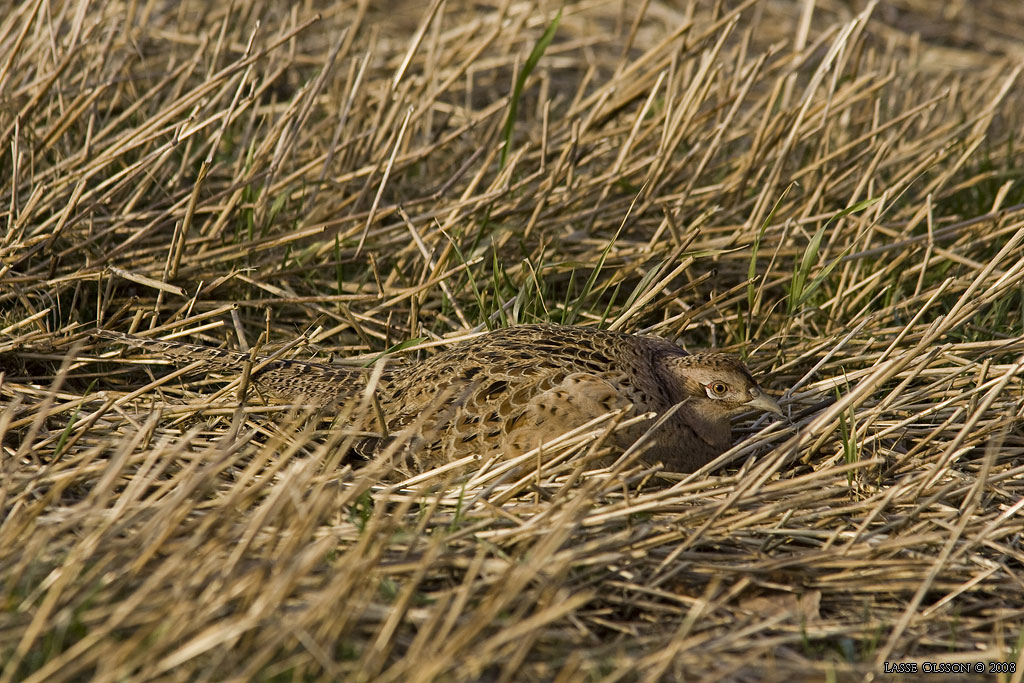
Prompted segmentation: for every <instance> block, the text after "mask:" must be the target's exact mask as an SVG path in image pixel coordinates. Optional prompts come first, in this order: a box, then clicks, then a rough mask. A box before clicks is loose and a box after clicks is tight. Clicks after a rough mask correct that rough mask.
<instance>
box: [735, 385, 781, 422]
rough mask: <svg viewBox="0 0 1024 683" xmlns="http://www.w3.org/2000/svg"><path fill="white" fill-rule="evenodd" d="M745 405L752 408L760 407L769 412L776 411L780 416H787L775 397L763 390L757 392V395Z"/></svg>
mask: <svg viewBox="0 0 1024 683" xmlns="http://www.w3.org/2000/svg"><path fill="white" fill-rule="evenodd" d="M744 405H746V406H749V407H751V408H759V409H761V410H764V411H767V412H769V413H775V414H776V415H778V416H779V417H784V416H785V413H783V412H782V408H780V407H779V404H778V403H776V402H775V399H773V398H772V397H771V396H769V395H768V394H766V393H764V392H763V391H759V392H757V396H755V397H754V398H752V399H750V400H749V401H747V402H746V403H745V404H744Z"/></svg>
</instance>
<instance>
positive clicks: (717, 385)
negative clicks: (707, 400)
mask: <svg viewBox="0 0 1024 683" xmlns="http://www.w3.org/2000/svg"><path fill="white" fill-rule="evenodd" d="M727 389H728V387H726V386H725V382H712V383H711V393H713V394H715V395H716V396H721V395H723V394H724V393H725V392H726V390H727Z"/></svg>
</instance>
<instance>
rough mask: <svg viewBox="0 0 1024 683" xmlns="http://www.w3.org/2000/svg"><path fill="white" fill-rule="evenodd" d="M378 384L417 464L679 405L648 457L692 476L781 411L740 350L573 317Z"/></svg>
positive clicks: (236, 362) (625, 442)
mask: <svg viewBox="0 0 1024 683" xmlns="http://www.w3.org/2000/svg"><path fill="white" fill-rule="evenodd" d="M101 336H106V337H109V338H116V339H119V340H120V341H124V342H126V343H130V344H133V345H137V346H143V347H145V348H148V349H150V350H153V351H155V352H157V353H159V354H161V355H163V356H166V357H171V358H177V359H178V360H182V361H195V360H202V361H204V363H203V367H202V370H204V371H210V370H213V371H235V372H238V371H240V370H241V367H242V363H243V362H245V361H247V360H249V356H248V355H247V354H242V353H238V352H232V351H224V350H221V349H213V348H209V347H202V346H193V345H188V344H177V343H175V342H162V341H156V340H145V339H141V338H137V337H127V336H123V335H116V334H111V333H101ZM257 363H259V360H257ZM367 377H368V372H367V371H364V370H362V369H359V368H353V367H344V366H337V365H324V364H319V363H307V362H303V361H292V360H273V361H269V362H268V363H266V364H265V365H264V366H263V367H262V369H260V370H259V371H258V372H254V374H253V380H254V382H255V383H256V384H257V386H258V387H260V388H261V390H264V391H266V392H268V393H270V394H272V395H274V396H275V397H277V398H279V399H284V400H286V401H289V402H294V401H297V400H301V401H304V402H307V403H311V404H315V405H319V406H328V405H330V404H332V403H337V402H340V401H341V400H344V399H345V398H347V397H350V396H353V395H356V394H358V393H359V392H360V391H362V390H363V389H364V388H365V386H366V381H367ZM376 391H377V396H378V399H379V402H380V406H381V410H382V413H383V416H384V419H385V421H386V423H387V431H388V432H389V433H391V434H394V433H396V432H399V431H400V430H402V429H405V428H410V429H415V430H417V433H416V434H415V435H414V436H415V438H413V439H410V441H409V443H410V444H411V445H412V448H411V451H412V453H411V454H412V457H413V460H414V461H415V462H416V463H417V465H418V468H417V469H427V468H430V467H433V466H437V465H440V464H443V463H445V462H449V461H451V460H454V459H457V458H460V457H463V456H466V455H481V456H490V455H495V454H501V455H505V456H509V457H511V456H514V455H518V454H521V453H524V452H526V451H528V450H530V449H532V448H535V447H537V446H540V445H542V444H543V443H544V442H546V441H549V440H551V439H553V438H556V437H558V436H560V435H562V434H563V433H565V432H567V431H569V430H570V429H573V428H575V427H578V426H580V425H582V424H585V423H586V422H588V421H590V420H592V419H594V418H597V417H600V416H602V415H605V414H607V413H608V412H610V411H614V410H622V411H623V412H624V413H625V416H626V417H634V416H638V415H643V414H646V413H650V412H653V413H655V414H657V415H664V414H666V413H669V412H671V411H673V409H674V412H673V413H672V414H671V415H670V416H669V417H668V418H667V419H666V420H664V421H663V423H662V424H661V425H660V426H659V427H658V428H657V429H656V430H655V431H653V432H652V433H651V434H650V435H648V439H649V445H648V448H647V449H646V450H645V451H644V453H643V456H642V458H643V460H644V461H647V462H654V461H661V462H663V463H664V465H665V466H666V467H667V468H668V469H670V470H672V471H677V472H692V471H694V470H696V469H697V468H699V467H701V466H702V465H704V464H706V463H707V462H709V461H711V460H712V459H714V458H715V457H717V456H718V455H719V454H721V453H722V452H723V451H725V450H726V449H728V448H729V446H730V445H731V442H732V431H731V426H730V418H732V417H734V416H735V415H737V414H739V413H742V412H745V411H747V410H751V409H760V410H769V411H772V412H776V413H779V414H781V411H780V409H779V407H778V405H777V404H776V403H775V402H774V401H773V400H772V399H771V398H769V397H768V396H767V395H766V394H764V393H763V392H762V391H761V389H760V387H759V386H758V385H757V382H756V381H755V380H754V378H753V377H752V376H751V375H750V372H749V371H748V370H747V369H746V367H744V366H743V364H742V363H741V362H740V361H739V360H738V359H736V358H734V357H732V356H729V355H725V354H720V353H703V354H693V355H691V354H688V353H687V352H685V351H683V350H682V349H681V348H679V347H678V346H676V345H675V344H672V343H671V342H669V341H666V340H664V339H660V338H658V337H651V336H642V335H633V334H626V333H622V332H614V331H609V330H600V329H594V328H586V327H574V326H565V325H522V326H517V327H509V328H503V329H498V330H494V331H492V332H489V333H486V334H483V335H480V336H478V337H475V338H473V339H470V340H468V341H464V342H461V343H458V344H455V345H453V346H451V347H449V348H447V349H446V350H444V351H441V352H439V353H437V354H435V355H434V356H432V357H430V358H428V359H427V360H425V361H423V362H419V363H413V364H410V365H407V366H404V367H397V368H388V369H386V370H385V371H384V373H383V375H382V376H381V379H380V383H379V385H378V386H377V389H376ZM677 406H678V407H677ZM652 424H653V420H652V421H649V422H648V421H638V422H637V423H635V424H633V425H631V426H630V427H628V428H626V429H622V430H619V431H617V432H616V433H615V436H614V439H615V442H616V445H617V446H619V447H621V448H627V447H629V446H630V445H631V444H632V443H633V442H635V441H636V439H637V438H639V437H640V436H641V435H642V434H644V433H645V432H646V431H647V430H648V429H649V428H650V427H651V425H652Z"/></svg>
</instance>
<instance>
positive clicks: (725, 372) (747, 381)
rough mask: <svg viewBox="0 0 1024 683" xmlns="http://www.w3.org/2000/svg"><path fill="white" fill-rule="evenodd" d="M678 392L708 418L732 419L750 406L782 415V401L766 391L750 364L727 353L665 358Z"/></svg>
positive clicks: (666, 366)
mask: <svg viewBox="0 0 1024 683" xmlns="http://www.w3.org/2000/svg"><path fill="white" fill-rule="evenodd" d="M662 362H663V364H664V366H665V370H666V371H667V372H666V373H665V374H667V375H668V376H669V377H670V378H671V381H670V384H671V385H674V386H673V388H674V389H675V391H674V392H673V393H676V394H678V395H677V396H675V397H674V398H676V399H677V400H686V401H687V403H688V404H689V406H690V407H691V409H692V410H693V411H695V412H697V413H698V414H700V415H702V416H703V417H704V418H705V419H711V420H716V419H718V420H728V419H729V418H730V417H733V416H735V415H739V414H740V413H745V412H747V411H750V410H762V411H768V412H772V413H775V414H776V415H780V416H781V415H782V414H783V413H782V409H781V408H780V407H779V404H778V403H776V402H775V400H774V399H773V398H772V397H770V396H769V395H768V394H766V393H764V391H763V390H762V389H761V387H760V386H758V384H757V381H756V380H755V379H754V378H753V376H752V375H751V374H750V371H749V370H747V368H746V366H745V365H743V363H742V362H741V361H740V360H739V359H738V358H735V357H734V356H730V355H727V354H724V353H699V354H694V355H681V354H679V355H676V354H673V355H669V356H665V357H663V358H662Z"/></svg>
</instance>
